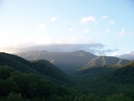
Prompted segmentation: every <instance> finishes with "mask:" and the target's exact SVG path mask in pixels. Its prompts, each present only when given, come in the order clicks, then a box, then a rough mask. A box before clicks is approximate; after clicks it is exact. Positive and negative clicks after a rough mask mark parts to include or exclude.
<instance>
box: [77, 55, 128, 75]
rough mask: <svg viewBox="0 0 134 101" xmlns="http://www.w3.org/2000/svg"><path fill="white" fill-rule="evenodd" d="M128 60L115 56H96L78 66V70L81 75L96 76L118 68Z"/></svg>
mask: <svg viewBox="0 0 134 101" xmlns="http://www.w3.org/2000/svg"><path fill="white" fill-rule="evenodd" d="M129 62H130V61H129V60H125V59H120V58H116V57H106V56H98V57H96V58H94V59H92V60H91V61H89V62H88V63H87V64H86V65H85V66H83V67H82V68H80V69H79V70H78V72H79V73H81V74H82V75H88V76H98V75H100V74H103V73H106V72H108V71H111V70H114V69H116V68H120V66H123V65H125V64H127V63H129Z"/></svg>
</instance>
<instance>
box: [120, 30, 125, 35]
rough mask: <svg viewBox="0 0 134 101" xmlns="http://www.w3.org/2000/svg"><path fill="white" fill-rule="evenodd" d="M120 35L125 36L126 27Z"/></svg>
mask: <svg viewBox="0 0 134 101" xmlns="http://www.w3.org/2000/svg"><path fill="white" fill-rule="evenodd" d="M119 35H120V36H124V35H125V28H123V29H122V31H121V32H120V33H119Z"/></svg>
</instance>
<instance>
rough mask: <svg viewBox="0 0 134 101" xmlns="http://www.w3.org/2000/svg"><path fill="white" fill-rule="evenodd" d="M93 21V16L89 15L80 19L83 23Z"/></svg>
mask: <svg viewBox="0 0 134 101" xmlns="http://www.w3.org/2000/svg"><path fill="white" fill-rule="evenodd" d="M94 21H95V18H94V17H92V16H89V17H83V18H82V19H81V23H83V24H85V23H88V22H94Z"/></svg>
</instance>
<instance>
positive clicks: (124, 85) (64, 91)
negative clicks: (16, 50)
mask: <svg viewBox="0 0 134 101" xmlns="http://www.w3.org/2000/svg"><path fill="white" fill-rule="evenodd" d="M0 56H1V55H0ZM2 57H4V58H2ZM22 64H23V65H22ZM0 65H1V66H0V101H134V86H133V85H134V77H133V76H134V62H130V63H129V64H127V65H125V66H123V67H118V68H116V67H113V66H111V65H102V66H99V65H96V66H94V67H92V68H90V69H89V70H85V71H82V72H78V73H77V74H74V75H70V77H71V78H69V76H67V75H66V74H65V73H64V72H62V71H61V70H60V69H58V68H57V67H55V66H54V65H52V64H51V63H49V62H48V61H45V60H39V61H33V62H29V61H26V60H24V59H22V58H19V57H16V56H14V55H7V54H6V55H5V53H4V54H2V56H1V57H0ZM20 65H21V66H20ZM19 66H20V67H19ZM22 69H23V71H21V70H22ZM70 79H71V80H70ZM56 80H57V81H56ZM58 81H59V82H58ZM61 81H62V82H61ZM70 81H71V82H70ZM54 82H55V83H54ZM72 82H73V83H72ZM65 83H68V84H69V85H68V84H65ZM61 84H62V85H63V86H61ZM65 87H66V88H65Z"/></svg>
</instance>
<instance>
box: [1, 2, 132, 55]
mask: <svg viewBox="0 0 134 101" xmlns="http://www.w3.org/2000/svg"><path fill="white" fill-rule="evenodd" d="M133 40H134V1H133V0H0V49H1V51H6V52H13V51H15V49H16V50H17V49H18V48H19V49H20V48H26V47H33V46H38V45H42V46H44V45H45V46H50V47H55V46H54V45H57V46H56V47H57V48H58V49H61V50H68V51H69V50H70V51H73V50H76V49H77V50H79V49H80V50H85V51H89V52H92V53H95V54H97V55H121V54H125V53H131V52H133V51H134V41H133ZM60 45H64V47H61V46H60ZM74 46H75V47H74ZM56 47H55V48H56ZM70 47H71V48H70ZM76 47H77V48H76ZM62 48H64V49H62ZM44 49H45V48H44ZM58 49H57V50H58ZM55 50H56V49H55Z"/></svg>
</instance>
